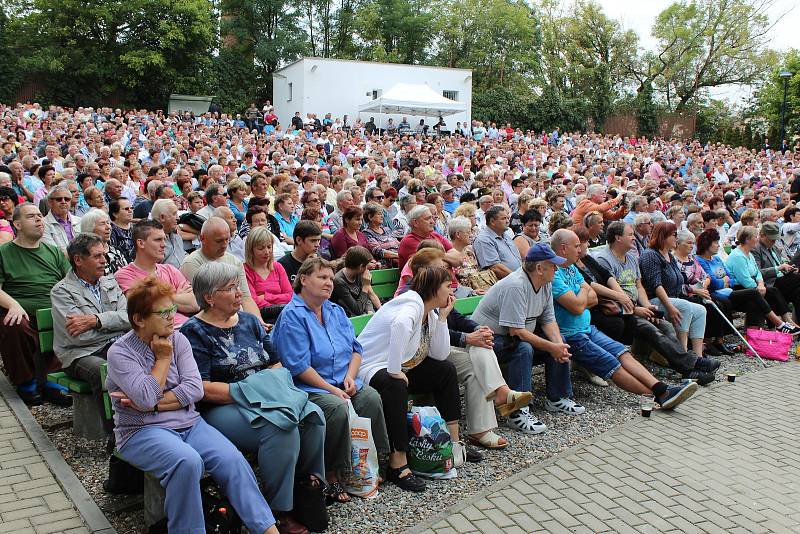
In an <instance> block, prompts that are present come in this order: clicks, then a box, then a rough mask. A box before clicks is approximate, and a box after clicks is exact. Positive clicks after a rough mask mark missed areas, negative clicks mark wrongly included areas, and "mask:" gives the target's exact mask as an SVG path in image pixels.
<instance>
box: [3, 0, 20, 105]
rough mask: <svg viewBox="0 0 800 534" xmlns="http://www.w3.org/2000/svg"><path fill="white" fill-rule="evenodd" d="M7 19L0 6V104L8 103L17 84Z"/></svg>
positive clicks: (15, 62) (17, 75)
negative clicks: (7, 30)
mask: <svg viewBox="0 0 800 534" xmlns="http://www.w3.org/2000/svg"><path fill="white" fill-rule="evenodd" d="M7 25H8V17H7V16H6V13H5V10H4V9H3V7H2V5H0V80H2V83H0V102H10V101H11V99H12V97H13V95H14V90H15V89H16V88H17V85H18V83H19V81H20V80H19V70H18V69H17V60H16V56H15V55H14V53H13V52H12V48H11V41H10V39H9V34H8V33H7V32H6V26H7Z"/></svg>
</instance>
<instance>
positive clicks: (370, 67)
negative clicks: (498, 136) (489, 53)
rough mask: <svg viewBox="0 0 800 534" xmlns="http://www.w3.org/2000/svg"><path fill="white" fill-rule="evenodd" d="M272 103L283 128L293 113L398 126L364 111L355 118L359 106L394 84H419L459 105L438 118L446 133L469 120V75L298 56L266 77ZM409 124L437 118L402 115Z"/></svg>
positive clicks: (440, 69)
mask: <svg viewBox="0 0 800 534" xmlns="http://www.w3.org/2000/svg"><path fill="white" fill-rule="evenodd" d="M272 83H273V85H272V87H273V92H272V103H273V105H274V106H275V113H276V115H277V116H278V120H279V121H280V123H281V124H282V125H284V126H286V125H288V124H289V123H290V121H291V118H292V117H293V116H294V113H295V112H296V111H299V112H300V116H301V117H305V116H306V113H316V114H317V116H318V117H319V118H320V119H322V118H323V117H324V116H325V114H326V113H331V114H332V117H333V118H336V117H343V116H344V115H347V116H348V123H349V124H353V123H354V122H355V120H356V118H357V117H359V116H360V117H361V119H362V120H363V121H364V122H367V120H369V118H370V117H371V116H372V117H375V123H376V124H378V125H381V126H382V125H385V124H386V121H387V119H389V118H392V119H394V123H395V124H398V123H399V122H400V120H401V119H402V118H403V115H398V114H383V115H381V114H379V113H372V112H365V113H361V114H360V115H359V107H360V106H362V105H364V104H366V103H368V102H369V101H370V100H375V99H379V98H380V97H381V96H382V95H383V93H384V92H386V91H388V90H389V89H391V88H392V87H394V86H395V84H398V83H407V84H425V85H427V86H428V87H430V88H431V89H432V90H433V91H435V92H436V93H437V94H439V95H442V96H444V97H446V98H449V99H451V100H455V101H456V102H460V103H463V104H464V105H465V106H466V111H464V112H459V113H456V114H452V115H447V116H445V117H444V120H445V123H446V124H447V126H446V129H447V130H453V129H455V127H456V123H457V122H461V123H462V124H463V123H464V122H465V121H467V122H469V121H470V120H471V116H472V71H471V70H470V69H451V68H443V67H428V66H424V65H403V64H398V63H373V62H368V61H350V60H339V59H324V58H313V57H312V58H303V59H299V60H297V61H295V62H294V63H291V64H289V65H287V66H285V67H283V68H282V69H280V70H278V71H276V72H275V73H273V75H272ZM406 116H407V117H408V121H409V122H410V123H411V126H412V127H413V126H414V125H416V124H418V123H419V119H425V124H428V125H431V126H433V125H434V124H436V122H437V120H438V117H432V116H414V115H412V114H408V115H406Z"/></svg>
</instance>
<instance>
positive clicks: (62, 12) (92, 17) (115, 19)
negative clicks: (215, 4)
mask: <svg viewBox="0 0 800 534" xmlns="http://www.w3.org/2000/svg"><path fill="white" fill-rule="evenodd" d="M19 1H20V2H22V0H19ZM16 7H17V11H18V12H19V13H20V15H19V16H17V17H15V18H14V19H12V21H11V23H10V24H9V28H8V31H9V33H10V34H11V35H12V36H13V37H12V39H13V43H14V45H13V48H14V52H15V53H16V54H17V55H18V57H19V67H20V69H21V70H22V71H23V72H25V73H26V75H28V76H29V77H32V78H35V79H38V80H40V81H42V82H43V83H44V86H45V87H46V88H47V95H46V96H47V97H48V99H49V100H51V101H55V102H59V103H65V104H71V105H86V104H97V103H101V102H102V101H103V99H104V97H107V96H108V95H110V94H112V93H115V92H121V93H124V94H126V95H127V100H129V102H128V103H130V104H134V105H140V106H149V107H160V108H163V107H166V102H167V97H168V96H169V93H171V92H179V93H192V94H198V93H199V94H206V93H207V92H208V91H210V89H211V86H212V85H213V83H212V82H213V73H212V71H211V51H212V49H213V48H214V47H215V45H216V31H215V23H214V17H213V16H212V6H211V4H210V3H209V2H208V1H207V0H182V1H181V2H173V1H171V0H125V1H123V0H104V1H102V2H85V1H81V0H32V1H31V2H30V4H21V3H20V4H18V5H17V6H16Z"/></svg>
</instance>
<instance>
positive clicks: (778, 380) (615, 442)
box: [409, 363, 800, 534]
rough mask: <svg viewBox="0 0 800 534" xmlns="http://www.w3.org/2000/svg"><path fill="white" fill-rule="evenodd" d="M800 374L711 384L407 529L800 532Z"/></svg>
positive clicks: (448, 532)
mask: <svg viewBox="0 0 800 534" xmlns="http://www.w3.org/2000/svg"><path fill="white" fill-rule="evenodd" d="M799 423H800V364H798V363H788V364H786V365H782V366H778V367H772V368H770V369H767V370H764V371H760V372H758V373H754V374H751V375H748V376H745V377H740V378H739V379H737V381H736V382H735V383H733V384H730V383H727V382H725V383H718V384H716V385H714V386H713V387H711V388H709V389H706V390H705V391H703V392H702V393H700V394H698V395H695V397H693V398H692V399H690V400H689V401H687V402H686V403H684V404H683V405H681V406H680V407H679V408H678V409H677V410H676V411H675V412H673V413H659V412H658V411H656V412H654V413H653V416H652V417H651V418H650V419H645V418H638V419H636V420H634V421H632V422H631V423H628V424H626V425H623V426H621V427H619V428H617V429H613V430H611V431H609V432H607V433H605V434H603V435H602V436H599V437H598V438H596V439H594V440H592V441H591V442H589V443H587V444H584V445H580V446H578V447H577V448H575V449H573V450H571V451H567V452H565V453H563V454H561V455H559V456H556V457H555V458H551V459H550V460H548V461H547V462H545V463H543V464H541V465H539V466H536V467H533V468H530V469H528V470H526V471H524V472H522V473H519V474H518V475H515V476H514V477H512V478H510V479H508V480H506V481H503V482H501V483H499V484H497V485H495V486H493V487H491V488H489V489H487V490H486V491H484V492H483V493H481V494H479V495H477V496H476V497H474V498H472V499H470V500H468V501H466V502H463V503H460V504H458V505H456V506H455V507H453V508H452V509H450V510H448V511H446V512H445V513H443V514H442V515H440V516H438V517H435V518H433V519H432V520H431V521H429V522H427V523H426V524H424V525H422V526H420V527H419V528H415V529H412V530H410V531H409V532H416V533H419V532H421V533H423V534H455V533H460V534H467V533H478V532H481V533H493V534H494V533H497V532H504V533H515V534H516V533H519V534H522V533H531V532H565V533H567V532H569V533H584V532H585V533H599V532H614V533H629V532H630V533H633V532H645V533H691V532H709V533H725V534H737V533H748V534H750V533H760V532H765V533H766V532H770V533H795V534H796V533H800V424H799Z"/></svg>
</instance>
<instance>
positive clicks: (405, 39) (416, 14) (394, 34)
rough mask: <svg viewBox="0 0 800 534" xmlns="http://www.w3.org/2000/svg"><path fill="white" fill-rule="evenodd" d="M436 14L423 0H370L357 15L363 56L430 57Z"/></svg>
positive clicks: (401, 60) (405, 60)
mask: <svg viewBox="0 0 800 534" xmlns="http://www.w3.org/2000/svg"><path fill="white" fill-rule="evenodd" d="M433 20H434V15H433V13H432V10H431V5H430V3H429V2H425V1H424V0H369V1H367V2H365V3H364V4H363V7H362V9H361V10H360V11H359V13H358V15H357V16H356V26H357V28H356V31H357V33H358V34H359V37H360V38H361V39H362V40H363V41H364V44H365V47H364V59H371V60H377V61H388V62H395V63H407V64H414V63H421V62H423V61H424V60H425V59H426V58H427V57H428V48H429V45H430V36H431V34H432V28H433Z"/></svg>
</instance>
